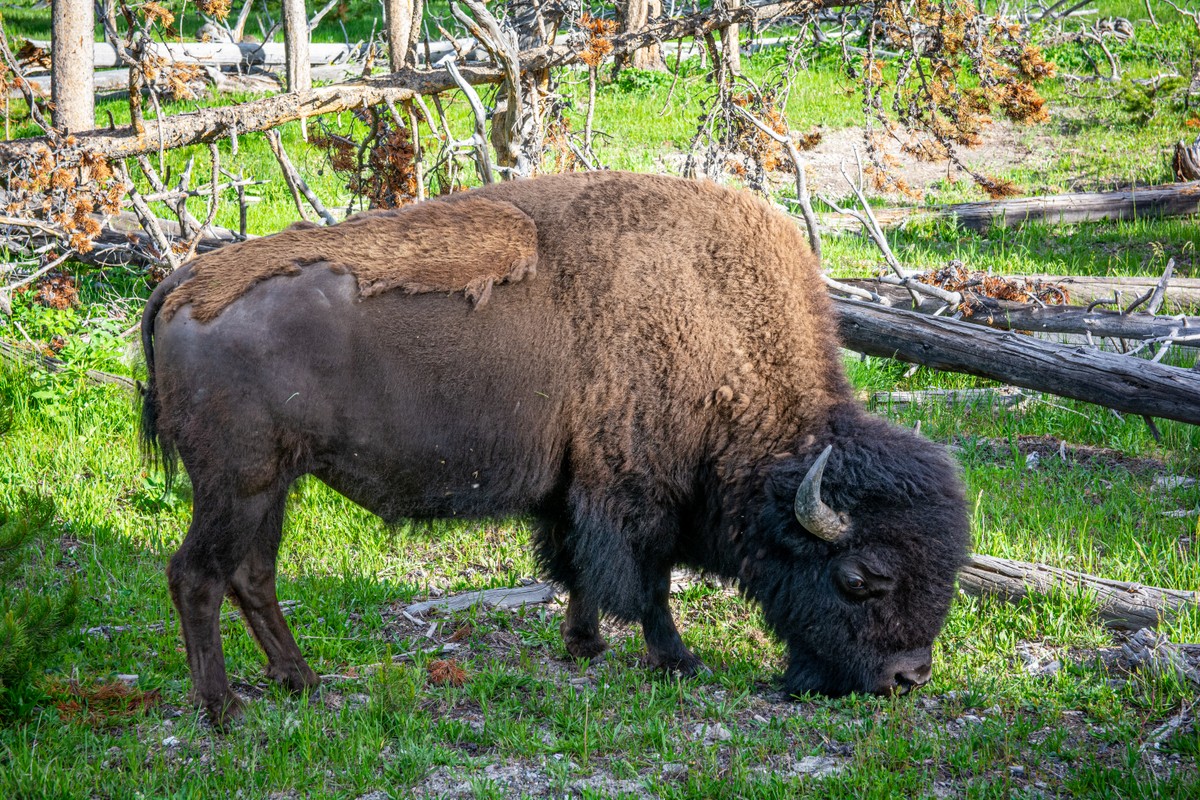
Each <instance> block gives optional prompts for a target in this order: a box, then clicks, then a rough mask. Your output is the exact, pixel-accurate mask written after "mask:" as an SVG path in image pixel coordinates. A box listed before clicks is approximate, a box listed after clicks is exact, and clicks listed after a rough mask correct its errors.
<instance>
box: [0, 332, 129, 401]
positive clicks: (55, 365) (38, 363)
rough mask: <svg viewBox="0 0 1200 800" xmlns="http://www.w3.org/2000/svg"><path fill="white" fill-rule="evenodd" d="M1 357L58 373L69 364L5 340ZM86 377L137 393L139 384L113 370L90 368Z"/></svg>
mask: <svg viewBox="0 0 1200 800" xmlns="http://www.w3.org/2000/svg"><path fill="white" fill-rule="evenodd" d="M0 358H4V359H7V360H9V361H13V362H16V363H18V364H24V365H26V366H31V367H37V368H38V369H43V370H45V371H46V372H53V373H58V372H64V371H66V369H67V365H66V364H64V363H63V362H62V361H60V360H58V359H57V358H51V357H50V356H45V355H42V354H41V353H34V352H32V351H30V350H25V349H22V348H20V347H17V346H16V345H14V344H9V343H8V342H5V341H0ZM84 377H86V378H87V379H88V380H89V381H90V382H92V383H96V384H111V385H115V386H119V387H121V388H122V389H124V390H125V391H127V392H130V393H136V391H137V384H136V383H135V382H134V381H133V380H132V379H131V378H126V377H125V376H124V375H113V374H112V373H111V372H101V371H100V370H98V369H89V370H87V371H86V372H85V373H84Z"/></svg>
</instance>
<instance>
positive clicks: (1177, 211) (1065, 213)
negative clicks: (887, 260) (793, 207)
mask: <svg viewBox="0 0 1200 800" xmlns="http://www.w3.org/2000/svg"><path fill="white" fill-rule="evenodd" d="M873 211H874V213H875V218H876V219H877V220H878V221H879V224H880V225H882V226H883V227H885V228H894V227H896V226H898V225H902V224H906V223H910V222H917V221H920V220H931V219H954V220H956V221H957V223H958V225H959V226H960V227H962V228H966V229H967V230H972V231H986V230H988V229H989V228H993V227H1001V228H1006V227H1012V226H1014V225H1022V224H1024V223H1026V222H1044V223H1047V224H1051V225H1056V224H1066V223H1076V222H1093V221H1096V220H1104V219H1114V220H1122V219H1137V218H1147V217H1183V216H1189V215H1192V214H1200V180H1193V181H1189V182H1187V183H1173V184H1166V185H1162V186H1146V187H1144V188H1139V189H1131V190H1127V191H1120V192H1076V193H1072V194H1058V195H1044V196H1039V197H1018V198H1015V199H1010V200H993V201H989V202H979V203H955V204H953V205H946V206H936V207H932V208H914V207H908V208H880V209H873ZM821 224H822V225H823V226H825V227H826V228H831V229H835V230H837V229H857V228H858V227H860V225H861V223H860V222H859V221H858V220H857V219H855V218H854V217H853V216H851V215H850V214H825V215H823V216H822V218H821Z"/></svg>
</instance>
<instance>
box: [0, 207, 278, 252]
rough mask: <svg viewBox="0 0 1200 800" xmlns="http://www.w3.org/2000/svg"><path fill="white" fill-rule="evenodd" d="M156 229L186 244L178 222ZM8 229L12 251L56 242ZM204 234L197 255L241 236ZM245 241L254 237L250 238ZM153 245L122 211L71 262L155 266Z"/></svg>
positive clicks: (37, 232) (0, 227)
mask: <svg viewBox="0 0 1200 800" xmlns="http://www.w3.org/2000/svg"><path fill="white" fill-rule="evenodd" d="M3 198H4V193H3V192H0V201H3ZM92 218H93V219H95V220H96V221H97V222H101V223H104V218H103V217H101V216H100V215H92ZM158 224H159V226H160V227H161V228H162V230H163V233H164V234H166V236H167V239H168V240H170V241H171V242H172V243H174V242H186V240H185V239H184V238H183V237H182V234H181V231H180V229H179V223H178V222H175V221H174V220H169V219H160V220H159V221H158ZM9 229H10V226H7V225H5V224H4V223H3V222H0V241H3V243H4V246H5V247H8V248H10V249H12V250H14V251H15V252H18V253H21V252H28V251H29V250H32V249H36V248H38V247H41V246H42V245H45V244H47V243H49V242H51V241H55V242H58V241H60V240H59V239H58V238H57V237H54V236H52V235H51V234H50V233H48V232H47V230H52V229H42V228H20V233H21V236H20V238H17V237H15V236H11V235H7V236H6V235H5V234H6V233H10V230H9ZM205 231H206V233H207V234H208V235H207V236H205V237H204V238H202V239H200V242H199V244H198V245H197V246H196V252H197V253H207V252H210V251H212V250H216V249H218V248H220V247H224V246H225V245H227V244H230V243H232V242H236V241H240V240H241V237H240V236H239V235H238V234H237V233H235V232H233V231H231V230H227V229H225V228H221V227H218V226H216V225H210V226H208V227H207V228H206V229H205ZM248 238H254V237H253V236H250V237H248ZM152 246H153V244H152V242H151V239H150V236H149V235H148V234H147V233H146V232H145V231H144V230H142V226H141V223H140V222H138V218H137V216H135V215H134V214H132V213H130V212H128V211H124V212H122V213H120V214H117V215H116V216H114V217H109V218H108V222H107V224H105V225H104V228H103V229H101V231H100V235H99V236H97V237H96V238H95V239H94V240H93V241H92V249H91V250H90V251H88V252H86V253H76V254H75V255H73V256H72V257H71V258H72V260H73V261H79V262H81V263H84V264H94V265H97V266H106V267H111V266H117V265H124V264H139V265H156V264H158V263H159V262H158V261H156V260H155V259H153V258H151V257H150V256H149V255H148V250H149V249H150V248H151V247H152Z"/></svg>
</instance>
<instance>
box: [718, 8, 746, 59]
mask: <svg viewBox="0 0 1200 800" xmlns="http://www.w3.org/2000/svg"><path fill="white" fill-rule="evenodd" d="M741 5H742V0H725V7H726V8H730V9H733V8H738V7H740V6H741ZM721 43H722V45H723V46H724V50H725V64H726V66H728V67H729V70H730V72H732V73H733V74H734V75H740V74H741V73H742V43H741V26H740V25H730V26H729V27H728V28H726V29H725V30H723V31H721Z"/></svg>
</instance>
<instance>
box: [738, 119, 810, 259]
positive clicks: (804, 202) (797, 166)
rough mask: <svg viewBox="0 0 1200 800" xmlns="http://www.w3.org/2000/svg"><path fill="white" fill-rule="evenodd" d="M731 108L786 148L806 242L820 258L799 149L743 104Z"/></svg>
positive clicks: (803, 164)
mask: <svg viewBox="0 0 1200 800" xmlns="http://www.w3.org/2000/svg"><path fill="white" fill-rule="evenodd" d="M733 108H734V109H736V110H737V112H738V113H739V114H741V115H742V116H743V117H745V118H746V120H748V121H749V122H750V123H751V124H752V125H754V127H756V128H758V129H759V130H760V131H762V132H763V133H765V134H766V135H767V136H769V137H770V138H771V139H773V140H775V141H776V142H778V143H779V144H781V145H783V146H784V147H785V148H786V149H787V153H788V157H789V158H790V159H791V160H792V169H793V170H795V172H796V202H797V204H799V206H800V213H801V214H803V215H804V225H805V226H806V227H807V228H808V243H809V246H810V247H811V248H812V251H813V255H815V256H816V257H817V258H820V257H821V232H820V229H819V227H818V225H817V215H816V214H815V213H814V212H813V207H812V200H811V199H810V198H809V195H808V179H807V177H806V176H805V163H804V159H802V158H801V157H800V150H799V149H797V147H796V143H795V142H793V141H792V137H791V136H784V135H783V134H781V133H779V132H778V131H775V130H773V129H771V128H770V127H768V126H767V125H766V124H764V123H763V122H762V121H761V120H759V119H758V118H757V117H755V116H754V115H753V114H751V113H750V112H749V111H747V110H746V109H745V108H744V107H743V106H739V105H734V106H733Z"/></svg>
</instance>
